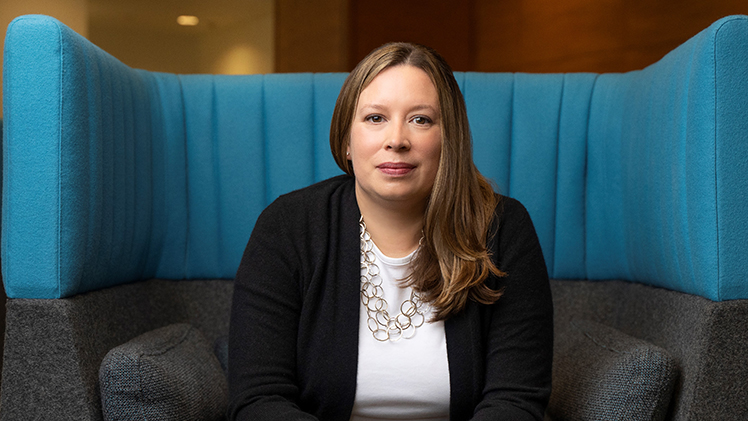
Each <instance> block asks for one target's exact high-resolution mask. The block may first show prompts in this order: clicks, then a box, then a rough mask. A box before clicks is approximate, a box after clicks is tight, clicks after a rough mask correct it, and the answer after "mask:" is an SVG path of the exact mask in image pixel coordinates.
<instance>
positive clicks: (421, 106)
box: [359, 103, 439, 113]
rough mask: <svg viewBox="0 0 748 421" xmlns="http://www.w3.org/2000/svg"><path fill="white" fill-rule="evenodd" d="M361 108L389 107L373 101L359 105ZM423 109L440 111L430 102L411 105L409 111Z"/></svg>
mask: <svg viewBox="0 0 748 421" xmlns="http://www.w3.org/2000/svg"><path fill="white" fill-rule="evenodd" d="M359 109H361V110H364V109H372V110H387V109H388V107H387V106H386V105H383V104H377V103H372V104H361V105H360V106H359ZM421 110H428V111H431V112H433V113H438V112H439V110H438V108H434V107H433V106H431V105H428V104H418V105H414V106H412V107H410V108H409V109H408V112H413V111H421Z"/></svg>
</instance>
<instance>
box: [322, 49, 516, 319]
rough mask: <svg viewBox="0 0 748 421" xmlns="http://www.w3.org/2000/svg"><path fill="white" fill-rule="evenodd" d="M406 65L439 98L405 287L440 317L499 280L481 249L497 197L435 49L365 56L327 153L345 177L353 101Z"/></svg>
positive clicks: (483, 296)
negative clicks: (434, 157) (433, 166)
mask: <svg viewBox="0 0 748 421" xmlns="http://www.w3.org/2000/svg"><path fill="white" fill-rule="evenodd" d="M399 65H409V66H414V67H417V68H419V69H421V70H423V71H424V72H426V74H427V75H429V77H430V78H431V81H432V82H433V84H434V86H435V87H436V91H437V92H438V96H439V109H440V113H441V118H440V121H441V133H442V139H441V157H440V159H439V169H438V170H437V173H436V179H435V180H434V187H433V188H432V190H431V196H430V198H429V202H428V204H427V206H426V212H425V214H424V222H423V235H424V239H423V242H422V244H421V249H420V251H419V252H418V253H417V254H416V256H415V258H414V259H413V262H412V264H413V272H412V274H411V275H410V276H409V277H408V278H406V279H405V282H406V283H407V284H408V285H410V286H412V287H413V288H414V289H415V290H416V291H418V292H419V293H421V295H422V297H423V299H424V300H425V301H427V302H429V303H430V304H431V306H432V308H433V309H434V319H435V320H444V319H447V318H448V317H449V316H451V315H454V314H456V313H458V312H460V311H461V310H463V309H464V308H465V305H466V304H467V300H468V299H472V300H474V301H477V302H479V303H483V304H490V303H493V302H495V301H496V300H498V299H499V297H500V296H501V291H496V290H492V289H491V288H489V287H488V286H486V284H485V281H486V279H487V278H488V277H489V275H490V274H494V275H497V276H503V275H505V274H504V273H502V272H501V271H499V269H498V268H497V267H496V266H495V265H494V263H493V262H492V260H491V256H490V253H489V252H488V249H487V247H486V241H487V238H488V236H489V229H490V227H491V221H492V220H493V218H494V211H495V208H496V206H497V204H498V203H497V201H498V199H497V196H496V195H495V194H494V192H493V189H492V188H491V185H490V184H489V183H488V181H487V180H486V179H485V178H484V177H483V176H482V175H481V174H480V172H478V169H477V168H476V167H475V164H474V163H473V151H472V140H471V136H470V126H469V124H468V119H467V111H466V109H465V100H464V99H463V97H462V92H460V88H459V86H458V85H457V81H456V80H455V78H454V75H453V74H452V69H451V68H450V67H449V65H448V64H447V62H446V61H445V60H444V59H443V58H442V57H441V56H440V55H439V54H438V53H437V52H436V51H434V50H433V49H431V48H428V47H425V46H422V45H417V44H409V43H390V44H385V45H383V46H381V47H379V48H377V49H375V50H374V51H372V52H371V53H369V55H368V56H366V58H364V59H363V60H362V61H361V62H360V63H359V64H358V65H357V66H356V68H355V69H353V71H352V72H351V73H350V74H349V75H348V77H347V78H346V80H345V82H344V83H343V87H342V89H341V90H340V95H339V96H338V100H337V102H336V103H335V110H334V111H333V115H332V123H331V127H330V149H331V150H332V154H333V156H334V157H335V162H336V163H337V164H338V166H339V167H340V168H341V169H342V170H343V171H345V172H346V173H348V174H350V175H354V174H353V165H352V163H351V162H350V161H349V160H348V159H347V157H346V148H347V146H348V142H349V141H350V135H351V125H352V124H353V117H354V115H355V112H356V107H357V106H358V98H359V96H360V95H361V92H362V91H363V90H364V89H366V87H367V86H369V84H370V83H371V81H372V80H374V78H375V77H376V76H377V75H379V73H381V72H382V71H383V70H385V69H387V68H390V67H394V66H399Z"/></svg>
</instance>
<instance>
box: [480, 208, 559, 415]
mask: <svg viewBox="0 0 748 421" xmlns="http://www.w3.org/2000/svg"><path fill="white" fill-rule="evenodd" d="M503 208H504V211H503V213H502V214H501V218H500V219H499V223H500V229H499V233H498V236H497V238H495V239H494V240H493V243H492V244H491V249H492V252H493V253H494V256H496V258H497V260H498V266H499V269H501V270H502V271H504V272H506V273H507V276H506V277H504V278H500V279H499V285H501V286H503V287H504V288H505V289H504V295H503V296H502V297H501V298H500V299H499V300H498V301H497V302H496V303H495V304H493V305H492V306H491V307H490V308H489V309H487V310H488V316H487V319H488V321H489V327H488V333H487V341H486V359H485V363H486V379H485V388H484V391H483V400H482V401H481V403H480V404H479V405H478V406H477V407H476V410H475V414H474V418H473V419H474V420H542V419H543V416H544V412H545V408H546V406H547V404H548V399H549V397H550V392H551V371H552V361H553V303H552V300H551V291H550V284H549V282H548V272H547V270H546V266H545V261H544V259H543V254H542V251H541V249H540V243H539V242H538V238H537V235H536V233H535V228H534V227H533V225H532V221H531V220H530V216H529V214H528V213H527V211H526V210H525V208H524V207H523V206H522V205H521V204H520V203H519V202H517V201H516V200H513V199H509V198H504V199H503Z"/></svg>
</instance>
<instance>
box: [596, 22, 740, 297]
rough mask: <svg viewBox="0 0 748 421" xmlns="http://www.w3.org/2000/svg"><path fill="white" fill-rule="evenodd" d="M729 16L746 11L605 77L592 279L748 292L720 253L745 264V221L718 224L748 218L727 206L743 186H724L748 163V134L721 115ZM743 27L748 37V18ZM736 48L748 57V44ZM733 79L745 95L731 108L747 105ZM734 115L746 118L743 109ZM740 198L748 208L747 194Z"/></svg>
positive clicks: (599, 99) (599, 109)
mask: <svg viewBox="0 0 748 421" xmlns="http://www.w3.org/2000/svg"><path fill="white" fill-rule="evenodd" d="M727 22H742V24H743V25H745V22H746V20H745V18H743V17H740V18H729V19H727V20H723V21H720V22H717V23H716V24H715V25H712V27H710V28H709V29H708V30H706V31H704V32H702V33H701V34H700V36H696V37H694V38H693V39H691V40H689V41H688V42H686V43H685V44H683V45H681V46H680V47H678V48H677V49H676V50H674V51H672V52H671V53H670V54H668V55H667V56H665V57H664V58H663V59H662V60H660V61H659V62H657V63H655V64H654V65H652V66H650V67H648V68H646V69H644V70H642V71H639V72H632V73H628V74H625V75H601V76H600V78H599V80H598V83H597V86H596V88H595V94H594V97H593V105H592V114H591V117H590V134H589V137H590V139H589V146H590V153H589V158H588V160H589V163H590V166H589V173H588V177H587V188H588V190H587V191H588V200H587V210H588V227H590V228H592V229H588V231H587V237H588V242H587V253H588V259H587V266H588V277H589V278H592V279H628V280H632V281H639V282H643V283H647V284H649V285H655V286H662V287H666V288H670V289H675V290H678V291H682V292H687V293H691V294H696V295H701V296H704V297H707V298H710V299H712V300H722V299H726V298H727V297H728V295H726V294H725V293H724V290H725V289H730V290H731V291H732V292H731V294H730V295H729V297H731V298H738V297H741V296H743V297H744V296H746V294H747V293H748V286H746V285H745V282H744V279H745V276H744V271H740V273H732V275H731V276H730V278H729V279H726V278H725V276H724V275H723V274H722V273H721V270H722V268H721V267H720V256H721V255H724V256H731V257H730V258H729V259H727V260H728V261H729V262H731V263H730V264H732V265H736V266H737V267H740V266H745V264H746V263H745V262H746V259H744V258H740V257H739V256H740V255H741V253H742V255H743V256H744V255H745V250H744V247H745V238H746V236H745V235H743V236H741V235H740V234H737V233H740V232H741V231H740V230H744V228H743V227H740V228H738V227H735V229H734V230H733V229H731V230H722V229H720V227H719V226H718V224H719V220H720V219H721V218H725V217H726V220H728V221H730V224H734V223H735V221H737V220H741V219H742V220H743V221H744V223H745V217H744V216H743V217H737V218H736V216H737V214H730V212H725V211H723V210H726V209H723V210H720V206H721V203H720V201H721V200H723V198H724V197H727V196H730V195H733V196H736V197H741V195H742V193H738V192H737V191H732V192H731V193H729V194H722V192H721V191H720V188H719V183H723V185H725V186H729V187H728V188H729V189H733V188H734V186H736V185H738V186H740V185H743V186H744V185H745V183H746V182H745V181H744V180H742V179H744V178H745V172H743V173H742V174H743V175H738V174H740V171H739V168H740V167H741V166H743V167H745V166H746V164H745V160H746V159H748V151H746V150H745V149H746V148H745V147H742V145H743V144H744V143H745V142H741V141H738V139H739V138H740V137H741V136H742V135H741V134H739V133H730V134H727V135H726V136H724V137H722V135H721V132H720V130H719V126H717V122H718V121H719V120H718V119H715V116H716V115H719V113H720V109H718V108H717V104H720V103H721V102H720V101H719V99H718V98H716V92H715V89H716V86H720V85H719V84H718V83H717V81H716V80H717V79H722V78H724V76H722V77H718V74H717V71H716V68H715V48H716V46H717V45H719V43H720V42H727V41H729V40H720V39H719V38H717V37H716V33H717V32H718V31H719V29H720V28H721V27H722V25H723V24H724V23H727ZM742 34H743V35H742V37H743V41H742V42H744V43H745V42H746V41H745V38H746V35H745V34H746V29H745V26H743V31H742ZM743 45H745V44H743ZM733 51H734V53H735V54H736V55H737V56H738V57H742V58H740V59H738V60H742V61H743V62H745V61H746V56H747V55H746V53H745V52H744V51H743V50H741V51H740V52H738V51H735V50H733ZM735 69H736V68H732V69H731V70H732V72H731V73H733V72H735ZM740 73H741V72H739V71H738V72H737V74H740ZM742 73H743V74H745V73H744V72H742ZM732 77H735V76H732ZM743 85H744V83H743ZM730 86H731V88H730V89H733V90H739V91H741V92H743V94H742V97H741V98H742V99H738V98H734V99H733V100H732V102H730V104H732V105H731V106H726V105H725V106H724V107H725V108H730V109H731V108H733V107H737V108H742V109H743V110H745V109H746V108H745V107H740V104H741V102H742V103H743V104H745V103H746V100H745V97H746V95H748V92H746V87H745V86H741V84H740V83H737V82H736V83H734V84H732V85H730ZM634 105H637V106H634ZM730 112H732V111H730ZM732 119H734V120H735V123H732V124H737V125H739V126H741V125H742V126H746V125H747V124H746V123H745V119H744V118H738V117H737V116H735V117H733V118H732ZM722 145H730V146H729V147H728V148H729V150H730V152H728V153H727V154H726V155H727V156H730V158H727V159H729V160H732V161H735V162H732V163H731V164H730V165H729V167H730V168H731V173H730V174H729V175H728V174H720V173H719V171H718V170H717V168H718V167H717V166H718V162H719V160H718V158H717V155H716V151H717V150H720V148H721V147H722ZM741 147H742V149H741ZM736 157H740V158H737V159H736ZM737 160H742V161H741V163H738V162H736V161H737ZM746 187H748V186H746ZM727 200H733V201H734V200H735V199H727ZM733 203H735V202H733ZM740 206H742V209H743V210H745V209H746V205H745V201H743V204H742V205H740ZM743 215H745V213H743ZM733 236H734V237H733ZM737 237H740V238H742V239H743V243H742V245H741V246H740V247H742V248H743V250H742V251H738V249H737V248H735V249H734V250H732V252H730V253H724V252H725V250H721V249H720V246H721V241H722V239H724V238H737ZM723 253H724V254H723ZM728 285H729V286H728ZM738 291H740V293H738Z"/></svg>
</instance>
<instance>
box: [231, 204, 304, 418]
mask: <svg viewBox="0 0 748 421" xmlns="http://www.w3.org/2000/svg"><path fill="white" fill-rule="evenodd" d="M283 210H284V208H283V207H282V206H280V205H278V204H277V202H276V203H274V204H272V205H270V206H269V207H268V208H267V209H266V210H265V211H264V212H263V213H262V215H260V217H259V218H258V220H257V223H256V225H255V228H254V230H253V231H252V236H251V238H250V240H249V243H248V244H247V248H246V250H245V252H244V256H243V257H242V261H241V264H240V266H239V270H238V271H237V274H236V279H235V281H234V295H233V302H232V308H231V325H230V328H229V410H228V418H229V419H230V420H253V421H260V420H315V419H316V418H314V417H313V416H312V415H309V414H307V413H304V412H303V411H302V410H301V409H300V408H299V406H298V404H297V399H298V396H299V387H298V385H297V382H296V349H297V346H296V338H297V335H298V326H299V315H300V312H301V303H302V299H301V288H300V276H299V267H300V262H299V261H298V259H297V256H296V250H295V249H294V243H293V242H292V240H291V239H292V238H293V236H292V235H291V233H290V232H288V229H287V227H288V224H287V223H285V222H284V221H286V222H287V221H288V219H286V218H284V215H283Z"/></svg>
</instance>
